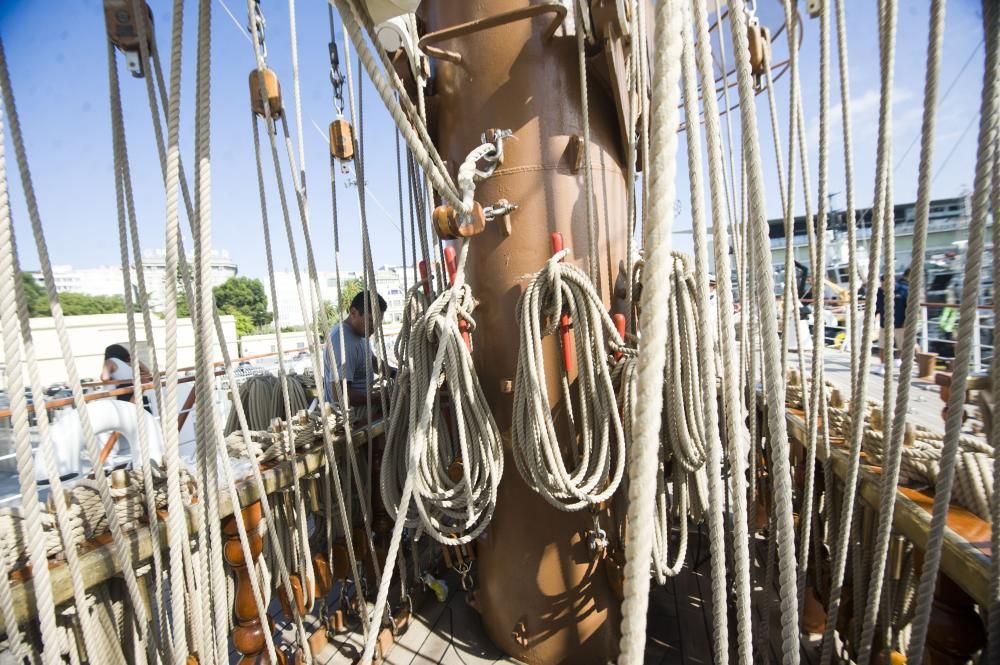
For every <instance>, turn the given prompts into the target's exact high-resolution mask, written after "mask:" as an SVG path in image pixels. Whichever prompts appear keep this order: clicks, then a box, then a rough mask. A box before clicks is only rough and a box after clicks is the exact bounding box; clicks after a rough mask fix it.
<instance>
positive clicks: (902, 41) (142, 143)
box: [0, 0, 983, 277]
mask: <svg viewBox="0 0 1000 665" xmlns="http://www.w3.org/2000/svg"><path fill="white" fill-rule="evenodd" d="M225 2H226V4H227V5H228V7H229V9H231V10H232V12H233V13H234V14H235V15H236V17H237V19H238V21H239V23H240V24H241V25H245V24H246V5H245V0H225ZM263 4H264V12H265V15H266V18H267V43H268V53H269V61H268V62H269V66H270V67H272V68H273V69H275V70H276V71H277V72H278V74H279V76H280V77H281V80H282V83H283V90H284V94H285V98H286V105H287V106H289V107H290V106H291V103H292V101H291V100H292V92H291V56H290V52H289V32H288V5H287V3H284V2H278V1H276V0H269V1H267V2H264V3H263ZM296 4H297V23H298V43H299V62H300V72H301V85H302V103H303V124H304V127H303V132H304V135H305V143H306V167H307V183H308V188H309V205H310V214H311V222H312V229H313V235H314V243H315V249H316V252H317V261H318V263H319V267H320V269H321V270H332V268H333V251H332V246H333V243H332V225H331V222H330V190H329V178H328V167H327V157H326V155H327V147H326V143H325V141H324V139H323V138H322V137H321V136H320V132H319V131H317V129H316V126H319V127H320V128H321V131H324V132H325V127H326V126H327V124H328V123H329V122H330V120H332V119H333V115H334V109H333V104H332V91H331V86H330V83H329V78H328V56H327V42H328V41H329V28H328V23H327V15H326V12H327V10H326V4H325V3H324V2H322V1H321V0H300V1H299V2H298V3H296ZM758 4H759V5H760V8H759V12H760V15H761V19H762V21H763V22H764V23H765V24H766V25H769V26H771V27H772V30H773V29H775V28H777V26H778V25H780V23H781V10H780V2H778V1H777V0H759V3H758ZM801 4H802V11H803V13H804V12H805V9H804V3H801ZM899 4H900V15H899V26H898V38H897V60H896V62H897V66H896V73H895V103H894V127H895V137H894V146H895V158H894V162H898V161H900V160H899V157H900V155H901V154H902V153H903V151H904V150H905V149H906V148H907V146H909V145H910V143H911V142H912V141H913V139H914V138H915V137H916V136H917V135H918V133H919V128H920V120H921V110H922V99H923V79H924V67H925V62H926V42H927V22H928V16H927V14H928V7H929V4H930V3H929V2H927V1H924V0H901V2H900V3H899ZM151 5H152V6H153V8H154V16H155V23H156V30H157V35H158V37H159V43H160V44H161V48H162V49H163V50H164V51H167V50H168V48H169V27H170V20H171V17H170V3H168V2H166V0H154V2H152V3H151ZM186 5H187V6H186V12H185V34H184V46H185V51H184V55H185V59H184V63H183V80H184V89H183V93H182V108H181V114H182V152H183V155H184V157H185V161H186V164H188V165H190V157H191V152H192V147H193V136H192V129H193V111H192V109H193V101H194V97H193V82H194V65H195V53H194V46H195V30H196V18H197V17H196V14H197V3H196V2H194V1H193V0H189V1H188V2H186ZM876 5H877V3H876V2H875V0H863V1H862V0H853V1H851V2H848V7H847V11H848V33H849V40H850V77H851V106H852V113H853V115H852V118H853V128H854V141H855V150H854V160H855V192H856V201H857V204H858V205H859V206H864V205H868V204H869V203H870V202H871V199H872V191H873V182H874V180H873V179H874V168H875V148H874V145H875V137H876V131H877V117H878V100H879V71H878V42H877V21H876V14H875V10H876ZM212 9H213V44H212V49H213V52H212V57H213V75H212V100H211V101H212V125H211V127H212V158H213V162H212V166H213V169H212V194H213V198H212V205H213V220H212V224H213V235H214V240H213V244H214V247H216V248H218V249H226V250H228V251H229V252H230V254H231V256H232V257H233V258H234V259H235V260H236V261H237V262H238V264H239V267H240V272H241V273H242V274H245V275H250V276H254V277H262V276H264V275H265V273H266V267H265V260H264V250H263V240H262V233H261V225H260V211H259V204H258V199H257V191H256V190H257V186H256V175H255V170H254V161H253V146H252V139H251V133H250V117H249V116H250V114H249V108H248V88H247V74H248V73H249V71H250V70H251V69H252V68H253V66H254V62H253V52H252V48H251V46H250V43H249V42H248V41H247V38H246V37H245V36H244V35H243V34H242V33H241V31H240V29H239V28H238V27H237V26H236V24H235V23H234V22H233V20H232V19H231V18H230V17H229V16H228V15H227V14H226V12H225V10H224V8H223V5H222V3H221V2H220V0H214V1H213V4H212ZM980 13H981V8H980V5H979V3H977V2H974V1H972V0H954V1H953V2H950V3H949V6H948V15H947V30H946V34H945V43H944V54H943V58H944V60H943V66H942V73H941V85H940V89H941V91H942V92H943V91H944V90H945V89H946V88H948V87H949V86H952V85H953V86H954V87H953V89H952V90H951V92H950V93H949V96H948V98H947V99H946V100H944V102H943V103H942V104H941V105H940V108H939V115H938V131H937V141H936V149H935V158H936V160H935V169H934V172H938V170H939V169H940V174H939V175H938V177H937V179H936V180H935V182H934V185H933V192H932V194H933V195H934V196H936V197H943V196H951V195H955V194H958V193H959V192H961V191H963V190H964V189H967V188H969V187H971V184H972V172H973V167H974V160H975V138H976V130H977V125H976V124H973V125H972V127H971V129H970V130H969V131H967V132H965V134H964V135H963V130H965V129H966V128H967V127H968V126H969V123H970V121H972V120H973V119H974V118H975V116H976V115H977V113H978V107H979V88H980V85H981V81H982V72H983V49H982V47H981V46H979V47H977V44H979V42H980V39H981V35H982V28H981V20H980ZM805 29H806V32H805V39H804V43H803V47H802V50H801V51H800V53H801V60H800V62H801V68H802V69H801V72H802V83H803V98H804V101H805V106H806V118H807V123H808V125H809V127H810V132H809V135H810V146H809V150H810V158H811V160H812V164H811V166H812V171H813V176H812V181H813V187H814V188H815V182H816V179H815V172H816V158H817V152H818V150H817V145H816V139H817V136H818V132H817V130H816V127H817V125H818V89H819V88H818V72H819V60H818V50H819V49H818V46H819V45H818V32H819V22H818V20H811V19H808V18H807V19H806V23H805ZM338 31H339V28H338ZM0 35H2V37H3V40H4V45H5V48H6V52H7V58H8V64H9V66H10V69H11V76H12V79H13V85H14V89H15V93H16V95H17V102H18V110H19V112H20V116H21V120H22V124H23V129H24V133H25V137H26V141H27V148H28V157H29V160H30V163H31V166H32V172H33V176H34V180H35V186H36V189H37V191H38V196H39V200H40V205H41V211H42V216H43V221H44V223H45V227H46V229H47V237H48V240H49V247H50V252H51V254H52V258H53V261H54V262H55V263H62V264H72V265H74V266H78V267H91V266H97V265H107V264H111V265H114V264H118V262H119V258H118V244H117V222H116V216H115V203H114V181H113V179H112V152H111V141H110V115H109V105H108V82H107V58H106V47H105V43H106V41H105V39H106V38H105V31H104V22H103V14H102V3H101V2H100V0H59V1H58V2H55V3H47V2H29V1H28V0H4V2H2V3H0ZM337 39H338V42H340V43H341V44H342V43H343V39H342V36H341V35H340V34H339V32H338V35H337ZM834 44H835V42H834ZM974 52H975V55H974V56H973V57H972V60H971V62H969V64H968V66H967V67H965V69H964V70H962V67H963V64H965V63H966V61H967V60H968V59H969V56H970V55H971V54H973V53H974ZM727 53H728V56H729V58H730V59H731V58H732V49H731V47H730V45H729V44H727ZM784 53H785V49H784V38H783V37H782V39H781V42H780V46H779V48H778V50H777V52H776V54H775V55H776V57H777V58H783V57H784ZM167 55H168V54H167V53H164V57H165V58H166V57H167ZM832 56H833V57H834V59H835V58H836V51H835V49H834V50H833V51H832ZM354 61H355V62H356V59H355V60H354ZM165 64H166V63H165ZM960 70H961V71H960ZM119 72H120V77H121V81H122V86H123V98H124V106H125V122H126V127H127V130H126V131H127V133H128V141H129V150H130V156H131V164H132V173H133V178H134V181H135V183H134V184H135V189H136V199H137V205H138V215H139V222H140V227H141V233H142V237H141V241H142V244H143V247H144V248H158V247H162V246H163V242H164V241H163V217H164V214H163V211H164V202H163V186H162V181H161V179H160V172H159V165H158V163H157V160H156V152H155V144H154V141H153V133H152V126H151V121H150V116H149V110H148V107H147V102H146V93H145V87H144V83H143V82H142V81H140V80H138V79H132V78H131V77H130V76H129V75H128V73H127V72H126V71H125V69H124V65H123V64H121V65H120V69H119ZM831 76H832V83H833V91H832V96H831V105H833V106H834V108H833V109H832V110H833V113H832V116H831V117H832V118H834V122H833V124H832V134H831V149H830V152H831V161H830V182H831V184H830V188H829V189H830V191H831V192H843V191H844V189H845V186H844V176H843V157H842V148H841V134H840V131H841V128H840V122H839V113H840V110H839V106H837V105H838V104H839V103H840V94H839V87H838V85H837V70H836V68H835V67H834V68H833V70H832V72H831ZM787 84H788V81H787V79H782V80H780V81H779V82H778V84H777V97H778V105H779V115H780V118H781V122H782V124H783V127H782V130H781V131H782V136H783V141H786V140H787V118H786V115H787ZM364 97H365V129H366V138H365V147H366V150H367V151H368V152H367V155H368V157H367V161H366V163H367V165H368V184H369V187H370V189H371V191H372V193H373V195H374V196H375V197H376V198H377V199H378V201H379V202H380V203H381V205H382V206H383V207H384V209H385V212H383V210H381V209H380V207H379V205H377V204H374V203H371V205H369V223H370V225H371V233H372V236H373V251H374V253H375V262H376V264H379V265H380V264H396V263H399V262H400V258H401V250H400V246H399V241H398V231H397V230H396V228H395V226H394V224H396V223H397V220H396V217H397V216H398V213H397V212H396V211H397V210H398V202H397V189H396V169H395V165H396V156H395V154H396V153H395V130H394V127H393V125H392V123H391V121H390V119H389V117H388V115H387V114H386V112H385V110H384V109H383V108H382V105H381V101H380V100H379V99H378V98H377V96H376V94H375V92H374V90H373V89H372V88H371V86H370V84H368V83H367V82H366V84H365V91H364ZM734 100H735V97H734ZM758 117H759V120H760V123H759V124H760V127H761V132H762V134H761V145H762V151H763V152H762V154H763V158H764V165H765V177H766V179H767V186H768V208H769V211H770V213H771V215H772V216H778V215H779V213H780V210H779V208H780V205H779V198H778V192H777V184H776V183H777V180H776V176H775V172H774V167H773V163H774V162H773V149H772V147H771V134H770V123H769V121H768V116H767V107H766V99H765V98H764V97H761V98H760V99H759V116H758ZM290 118H291V119H293V120H294V118H293V116H290ZM733 121H734V123H736V124H738V122H737V117H736V116H735V115H734V117H733ZM292 131H293V133H294V131H295V129H294V127H293V128H292ZM918 147H919V146H915V147H914V148H913V149H912V150H911V151H910V153H909V155H908V157H906V159H904V160H902V163H901V164H900V166H899V168H898V169H897V170H896V171H895V199H896V201H897V202H906V201H912V200H914V199H915V197H916V174H917V161H918V154H919V151H918ZM684 149H685V148H684V144H683V140H682V143H681V147H680V150H682V151H683V150H684ZM952 150H953V153H952V154H951V156H950V158H949V159H948V161H947V163H946V164H944V166H943V167H942V161H943V160H944V158H945V157H946V156H947V154H948V153H949V152H951V151H952ZM679 161H680V164H681V170H680V173H679V180H678V191H679V192H680V194H679V197H680V198H681V206H680V210H681V212H680V216H679V219H678V222H677V227H676V228H677V229H678V230H680V229H683V228H685V227H687V226H689V224H690V218H689V215H688V211H689V210H690V202H689V201H688V200H687V198H686V196H687V195H686V192H687V187H686V182H687V181H686V177H687V174H686V171H685V168H684V165H685V163H686V160H685V159H684V158H683V152H681V153H679ZM9 168H10V169H11V171H12V173H11V191H12V200H13V204H14V214H15V225H16V227H15V228H16V232H17V234H18V238H19V239H20V243H19V245H20V251H21V253H22V264H23V265H24V267H25V268H34V267H36V266H37V257H36V256H35V254H34V250H33V247H32V246H31V245H30V242H29V238H30V231H29V228H28V225H27V220H26V216H25V213H24V206H23V197H22V196H21V193H20V186H19V184H18V180H17V179H16V177H14V175H15V174H14V173H13V164H9ZM737 168H738V166H737ZM344 180H345V179H344V178H343V177H342V176H341V177H340V182H341V187H340V191H339V193H338V196H339V199H338V201H339V209H340V213H341V230H342V233H343V236H342V243H343V245H342V247H343V248H344V251H343V252H342V258H343V262H344V267H345V268H346V269H358V268H360V266H361V260H360V246H361V245H360V231H359V227H358V213H357V210H358V206H357V194H356V190H354V189H353V188H350V187H348V186H347V185H346V184H345V183H344ZM271 182H272V185H271V188H270V190H269V197H270V202H271V203H272V210H271V219H272V222H274V223H277V224H280V211H279V209H278V207H277V206H278V204H277V196H276V192H275V190H274V187H273V180H272V181H271ZM799 199H800V201H801V196H800V197H799ZM813 199H815V193H814V194H813ZM844 204H845V199H844V196H843V194H841V195H840V196H837V197H835V198H834V201H833V205H834V206H835V207H843V206H844ZM797 212H802V209H801V203H799V205H798V209H797ZM276 237H277V240H276V241H275V242H276V245H277V246H276V248H275V249H276V253H275V261H276V268H277V269H288V268H290V261H289V258H288V253H287V250H286V249H284V248H285V241H284V237H283V235H282V234H281V233H278V234H277V236H276ZM675 242H676V244H677V246H678V248H680V249H686V248H689V247H690V237H689V236H685V235H679V236H678V237H677V238H676V241H675ZM299 248H300V251H301V243H300V244H299Z"/></svg>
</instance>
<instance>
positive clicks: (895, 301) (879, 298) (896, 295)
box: [875, 268, 910, 367]
mask: <svg viewBox="0 0 1000 665" xmlns="http://www.w3.org/2000/svg"><path fill="white" fill-rule="evenodd" d="M909 296H910V269H909V268H907V269H906V270H904V271H903V274H902V275H900V276H899V277H897V278H896V284H895V286H894V288H893V298H892V319H893V320H892V324H893V340H894V341H895V349H896V353H897V354H899V353H900V351H901V350H902V348H903V337H904V333H905V325H906V301H907V300H908V299H909ZM875 313H876V314H878V318H879V321H880V322H881V325H882V328H885V324H886V320H885V290H884V289H883V288H882V287H881V286H880V287H879V289H878V292H877V293H876V294H875ZM879 355H880V356H881V357H882V364H883V365H886V364H887V363H888V362H889V360H888V358H886V357H885V350H884V349H882V350H880V351H879ZM895 365H896V367H899V360H897V361H896V363H895Z"/></svg>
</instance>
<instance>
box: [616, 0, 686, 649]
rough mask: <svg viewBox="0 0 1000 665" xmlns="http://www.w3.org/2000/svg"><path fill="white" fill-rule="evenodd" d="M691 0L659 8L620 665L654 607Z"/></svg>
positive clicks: (641, 641) (638, 642)
mask: <svg viewBox="0 0 1000 665" xmlns="http://www.w3.org/2000/svg"><path fill="white" fill-rule="evenodd" d="M685 5H686V0H681V2H676V3H675V2H661V3H659V4H657V5H656V37H655V43H656V44H658V45H659V46H660V48H659V49H658V50H657V51H655V52H654V63H653V76H652V79H651V80H652V82H653V92H652V94H653V101H652V105H651V107H652V108H653V109H655V111H654V114H653V117H651V118H650V150H649V153H650V164H649V169H650V171H649V178H650V193H649V204H650V210H649V218H648V220H647V221H646V223H645V224H644V226H643V235H644V243H643V245H644V247H645V248H646V256H645V260H646V265H645V268H644V275H645V280H644V281H645V284H644V286H643V289H642V295H641V297H640V300H641V303H642V311H643V313H644V316H643V317H642V321H640V333H641V337H640V342H639V358H640V360H639V362H640V365H639V378H638V388H637V400H638V402H637V404H636V410H635V418H634V423H633V426H634V432H635V438H634V440H633V443H632V451H633V454H632V459H631V461H630V463H629V475H628V479H629V503H628V524H629V530H628V533H627V535H626V543H625V554H626V561H625V583H624V602H623V603H622V630H621V640H620V643H619V645H620V656H619V659H618V662H619V663H621V664H622V665H636V664H637V663H640V662H642V654H643V651H644V648H645V643H646V608H647V605H648V602H649V597H648V596H649V561H650V555H651V551H652V540H653V507H654V503H653V498H654V496H655V492H656V469H657V466H658V465H657V460H656V458H657V449H658V447H659V438H660V427H661V420H662V417H661V414H662V410H663V368H664V361H665V356H666V341H667V340H666V336H667V328H666V312H665V311H664V308H663V307H662V303H664V302H666V300H667V297H668V295H669V290H670V281H669V278H668V275H669V270H670V266H671V263H672V259H671V256H670V245H671V233H670V232H671V227H672V226H673V221H674V212H673V200H674V192H675V186H676V183H675V182H674V180H675V177H676V175H677V160H676V153H677V128H678V125H679V119H680V118H679V115H680V114H679V111H678V102H679V94H680V90H679V89H678V83H679V81H680V75H681V67H680V59H681V32H682V29H683V21H684V16H685V15H686V11H685Z"/></svg>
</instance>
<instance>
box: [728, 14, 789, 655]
mask: <svg viewBox="0 0 1000 665" xmlns="http://www.w3.org/2000/svg"><path fill="white" fill-rule="evenodd" d="M744 9H745V8H744V6H743V2H742V0H733V1H732V2H731V3H730V15H729V16H730V21H731V22H732V36H733V51H734V53H735V54H737V57H736V70H737V80H738V84H739V97H740V119H741V123H742V132H741V134H742V137H743V151H744V154H745V155H746V160H747V185H748V187H747V191H748V196H749V204H750V210H749V212H750V218H749V220H748V221H749V225H751V226H752V228H751V229H750V230H749V231H748V241H749V242H752V243H754V252H753V253H754V256H755V262H756V264H757V266H758V268H757V270H756V272H757V277H756V279H755V284H754V286H755V287H756V297H757V301H758V307H759V308H760V328H761V338H762V339H761V344H762V346H763V350H764V363H763V369H764V376H765V380H766V397H767V407H768V408H767V415H768V424H769V431H770V441H769V443H770V445H771V447H772V463H773V468H772V476H773V479H774V490H775V491H774V501H775V506H774V507H775V512H776V520H775V525H776V527H777V539H778V543H777V544H778V568H779V574H778V579H779V584H780V587H781V621H782V627H781V632H782V652H783V654H784V656H783V660H784V663H785V664H786V665H795V664H796V663H798V660H799V643H798V639H799V636H798V632H799V631H798V623H799V622H798V599H797V595H796V593H795V591H794V590H795V588H796V587H795V585H796V578H795V556H796V554H795V543H794V537H795V536H794V525H793V522H792V488H791V470H790V468H789V457H788V454H789V453H788V451H789V446H788V434H787V430H786V423H785V418H784V403H785V385H784V376H783V374H784V370H783V369H782V368H781V366H780V362H781V347H780V342H779V340H778V329H777V317H776V314H775V304H774V276H773V273H772V269H771V251H770V244H769V241H768V226H767V219H766V204H765V200H764V189H763V181H762V168H761V161H760V145H759V140H758V132H757V117H756V112H755V108H754V91H753V82H752V80H751V76H750V61H749V57H750V50H749V45H748V42H747V27H746V17H745V15H744Z"/></svg>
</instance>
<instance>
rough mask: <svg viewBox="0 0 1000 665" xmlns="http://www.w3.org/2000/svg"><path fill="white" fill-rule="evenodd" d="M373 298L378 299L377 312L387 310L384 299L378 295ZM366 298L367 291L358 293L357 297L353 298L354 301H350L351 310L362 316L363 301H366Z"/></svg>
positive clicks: (363, 309)
mask: <svg viewBox="0 0 1000 665" xmlns="http://www.w3.org/2000/svg"><path fill="white" fill-rule="evenodd" d="M375 297H376V298H378V308H379V310H381V311H383V312H384V311H385V310H386V308H388V306H389V305H388V304H387V303H386V302H385V298H383V297H382V296H380V295H379V294H378V293H375ZM367 298H368V291H360V292H359V293H358V295H356V296H354V299H353V300H351V309H356V310H358V312H361V313H362V314H363V313H364V311H365V301H366V300H367Z"/></svg>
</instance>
